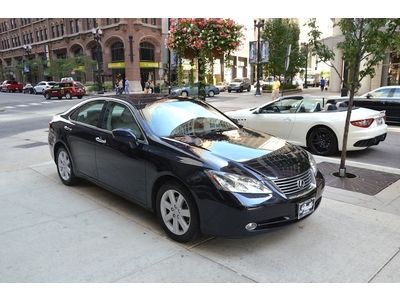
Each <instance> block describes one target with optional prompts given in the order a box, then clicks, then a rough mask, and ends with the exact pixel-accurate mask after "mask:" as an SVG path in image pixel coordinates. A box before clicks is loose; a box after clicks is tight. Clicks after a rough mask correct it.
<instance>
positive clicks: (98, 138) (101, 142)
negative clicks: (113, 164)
mask: <svg viewBox="0 0 400 300" xmlns="http://www.w3.org/2000/svg"><path fill="white" fill-rule="evenodd" d="M96 142H98V143H100V144H105V143H106V142H107V141H106V140H103V139H102V138H100V137H96Z"/></svg>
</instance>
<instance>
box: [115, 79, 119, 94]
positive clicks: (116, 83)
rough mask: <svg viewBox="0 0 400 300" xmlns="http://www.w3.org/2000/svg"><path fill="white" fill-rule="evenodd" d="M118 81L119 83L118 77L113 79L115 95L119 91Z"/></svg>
mask: <svg viewBox="0 0 400 300" xmlns="http://www.w3.org/2000/svg"><path fill="white" fill-rule="evenodd" d="M118 83H119V81H118V78H117V79H115V85H114V86H115V94H116V95H118V94H119V91H118Z"/></svg>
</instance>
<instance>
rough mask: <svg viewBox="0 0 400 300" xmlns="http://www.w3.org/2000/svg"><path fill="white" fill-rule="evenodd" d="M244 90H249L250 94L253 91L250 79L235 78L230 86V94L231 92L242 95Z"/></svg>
mask: <svg viewBox="0 0 400 300" xmlns="http://www.w3.org/2000/svg"><path fill="white" fill-rule="evenodd" d="M244 90H247V91H248V92H250V90H251V82H250V79H248V78H235V79H233V80H232V81H231V83H229V85H228V93H230V92H231V91H236V92H240V93H241V92H243V91H244Z"/></svg>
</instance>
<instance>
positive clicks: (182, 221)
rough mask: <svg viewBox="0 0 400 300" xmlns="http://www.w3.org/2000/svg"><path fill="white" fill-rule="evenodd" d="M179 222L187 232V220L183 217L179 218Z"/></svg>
mask: <svg viewBox="0 0 400 300" xmlns="http://www.w3.org/2000/svg"><path fill="white" fill-rule="evenodd" d="M178 222H179V224H180V225H181V227H182V230H183V232H186V231H187V230H188V228H189V224H187V223H186V221H185V219H183V218H182V217H179V218H178Z"/></svg>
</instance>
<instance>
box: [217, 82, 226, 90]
mask: <svg viewBox="0 0 400 300" xmlns="http://www.w3.org/2000/svg"><path fill="white" fill-rule="evenodd" d="M215 87H216V88H218V90H219V92H225V91H226V90H227V89H228V84H227V83H226V82H217V84H216V85H215Z"/></svg>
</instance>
